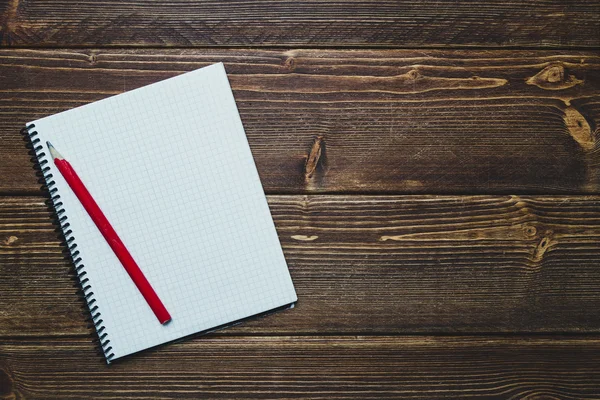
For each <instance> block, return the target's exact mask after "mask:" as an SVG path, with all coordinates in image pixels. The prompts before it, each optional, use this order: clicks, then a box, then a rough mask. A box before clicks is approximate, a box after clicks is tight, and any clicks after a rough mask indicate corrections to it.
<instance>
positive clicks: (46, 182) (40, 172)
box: [21, 124, 114, 363]
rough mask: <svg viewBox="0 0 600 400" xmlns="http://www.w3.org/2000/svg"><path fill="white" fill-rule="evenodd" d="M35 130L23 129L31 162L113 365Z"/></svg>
mask: <svg viewBox="0 0 600 400" xmlns="http://www.w3.org/2000/svg"><path fill="white" fill-rule="evenodd" d="M34 129H35V124H31V125H28V126H26V127H25V128H23V129H22V130H21V133H22V134H23V135H24V138H25V140H26V141H27V142H28V146H27V147H28V148H29V149H30V154H31V155H32V158H31V161H32V162H33V164H34V168H35V169H36V174H37V176H38V177H39V178H40V180H39V182H40V183H41V184H42V185H43V186H42V190H44V191H45V192H46V193H47V194H48V196H49V201H47V202H46V204H47V205H48V206H53V208H54V212H55V216H54V223H55V224H56V225H58V227H59V228H58V229H57V233H59V235H60V236H61V242H62V243H61V244H63V245H65V246H66V247H67V249H68V253H69V256H70V258H71V261H72V265H73V269H72V274H73V275H74V279H75V280H76V281H77V282H78V285H77V287H78V295H79V296H80V297H81V298H82V299H83V300H84V301H85V304H86V305H87V307H86V309H87V310H86V313H85V314H88V315H89V317H88V319H87V321H89V322H90V324H89V325H88V326H89V328H91V327H92V326H93V327H94V328H95V330H96V335H97V338H96V339H95V340H94V341H95V342H97V343H98V346H99V349H100V352H101V353H103V354H104V357H106V361H107V362H108V363H110V360H111V359H112V358H113V357H114V353H113V352H112V346H110V339H108V333H107V332H106V329H105V327H104V325H103V324H102V323H103V320H102V317H101V316H102V313H100V311H99V309H98V305H97V304H96V299H95V298H94V292H93V291H92V286H91V285H90V284H89V278H87V277H86V274H87V273H86V271H85V265H84V264H83V262H82V259H81V257H80V256H79V250H77V243H76V242H75V237H74V236H73V231H72V230H71V229H70V224H69V222H68V221H67V216H66V215H63V214H64V213H65V211H66V210H65V209H64V207H63V203H62V202H61V201H60V194H58V193H57V192H58V189H57V188H55V187H54V185H55V182H54V180H53V179H52V178H53V176H52V173H50V167H49V166H48V163H49V161H48V159H47V156H46V153H45V152H44V146H43V145H42V144H40V139H39V138H38V137H36V136H37V135H38V132H37V131H36V130H34Z"/></svg>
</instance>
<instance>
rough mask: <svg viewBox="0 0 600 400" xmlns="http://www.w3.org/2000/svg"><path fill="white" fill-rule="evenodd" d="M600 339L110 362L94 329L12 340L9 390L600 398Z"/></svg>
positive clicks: (192, 348) (412, 340)
mask: <svg viewBox="0 0 600 400" xmlns="http://www.w3.org/2000/svg"><path fill="white" fill-rule="evenodd" d="M599 367H600V340H598V338H597V337H592V338H562V339H561V340H556V339H553V338H521V337H513V338H499V337H484V338H481V337H414V336H409V337H385V336H384V337H369V336H357V337H319V336H315V337H298V336H290V337H252V338H227V337H204V338H198V339H192V340H189V341H187V342H185V343H177V344H170V345H167V346H165V347H163V348H161V349H158V350H155V351H148V352H144V353H142V354H138V355H135V356H133V357H130V358H129V359H126V360H123V361H121V362H117V363H115V364H113V365H111V366H110V367H107V366H106V365H104V364H103V362H102V360H101V359H100V358H99V357H98V356H97V355H95V353H94V351H93V349H92V346H91V345H90V343H89V342H87V341H85V340H84V339H79V338H76V339H72V338H69V339H32V340H19V341H14V340H5V341H2V343H0V382H2V383H3V385H2V386H1V387H2V391H1V392H0V396H2V395H4V396H5V397H4V398H27V399H61V400H62V399H84V398H85V399H87V398H136V399H137V398H144V399H146V398H196V399H197V398H202V399H205V398H257V397H260V398H269V399H296V398H298V399H300V398H302V399H305V398H319V399H349V398H358V399H388V398H394V399H396V398H407V399H448V398H457V397H460V398H473V399H592V398H597V394H598V392H599V391H600V372H599V371H600V368H599Z"/></svg>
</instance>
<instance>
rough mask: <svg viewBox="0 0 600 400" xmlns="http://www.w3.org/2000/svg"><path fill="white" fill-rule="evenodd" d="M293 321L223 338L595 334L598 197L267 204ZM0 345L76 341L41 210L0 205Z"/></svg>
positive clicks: (278, 320) (276, 199)
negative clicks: (39, 339)
mask: <svg viewBox="0 0 600 400" xmlns="http://www.w3.org/2000/svg"><path fill="white" fill-rule="evenodd" d="M269 202H270V207H271V211H272V213H273V216H274V220H275V223H276V226H277V230H278V232H279V237H280V240H281V242H282V246H283V249H284V252H285V255H286V258H287V261H288V264H289V267H290V271H291V274H292V278H293V280H294V283H295V285H296V288H297V292H298V297H299V301H298V305H297V307H296V308H295V309H293V310H289V311H284V312H280V313H278V314H276V315H272V316H268V317H265V318H263V319H261V320H259V321H253V322H249V323H246V324H244V325H242V326H240V327H236V328H232V329H228V330H226V331H224V332H225V334H231V335H237V334H260V335H264V334H309V333H318V334H324V333H328V334H338V333H344V334H398V333H414V332H434V333H452V332H480V333H482V332H487V333H494V332H570V333H574V332H596V333H597V332H599V331H600V316H599V315H598V312H597V310H598V309H600V268H599V261H600V257H599V254H600V240H599V239H600V197H598V196H585V197H573V196H559V197H544V196H534V197H526V196H521V197H519V196H320V195H319V196H269ZM0 235H1V236H0V293H2V296H0V310H2V311H0V335H5V336H6V335H8V336H15V335H17V336H28V335H79V334H85V333H87V332H88V331H87V328H86V327H85V324H84V322H83V320H84V317H83V316H82V314H81V308H80V305H81V303H80V301H79V299H78V298H77V297H76V296H75V294H74V292H75V288H74V287H73V282H72V281H71V280H70V278H69V277H68V275H67V271H68V269H69V267H68V261H66V260H65V259H64V256H63V254H62V253H61V248H60V247H59V243H58V240H57V239H56V236H55V233H54V232H53V227H52V225H51V224H50V220H49V211H48V210H47V209H46V206H45V205H44V204H43V203H42V199H41V198H38V197H14V198H10V197H3V198H1V200H0Z"/></svg>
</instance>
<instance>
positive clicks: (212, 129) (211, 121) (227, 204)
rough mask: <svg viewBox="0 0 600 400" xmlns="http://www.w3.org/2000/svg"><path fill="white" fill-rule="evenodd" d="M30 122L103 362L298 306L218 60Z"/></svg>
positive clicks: (31, 134)
mask: <svg viewBox="0 0 600 400" xmlns="http://www.w3.org/2000/svg"><path fill="white" fill-rule="evenodd" d="M26 129H27V130H28V133H29V136H30V138H31V142H32V144H33V146H34V150H35V152H36V156H37V160H38V162H39V166H40V168H41V169H42V171H43V173H44V177H45V180H46V185H47V186H48V188H49V192H50V195H51V197H52V200H53V204H54V207H55V209H56V212H57V215H58V217H59V222H60V224H61V226H62V229H63V233H64V235H65V237H66V239H67V243H68V246H69V249H70V251H71V255H72V257H73V263H74V266H75V268H76V270H77V272H78V274H79V277H80V283H81V286H82V290H83V292H84V296H85V299H86V300H87V304H88V307H89V310H90V312H91V314H92V320H93V322H94V324H95V326H96V330H97V333H98V336H99V338H100V343H101V346H102V349H103V352H104V355H105V357H106V360H107V362H108V363H110V362H111V361H114V360H116V359H118V358H121V357H123V356H126V355H128V354H132V353H135V352H138V351H141V350H144V349H147V348H150V347H154V346H157V345H159V344H162V343H165V342H170V341H173V340H176V339H180V338H182V337H185V336H188V335H191V334H195V333H198V332H206V331H209V330H213V329H215V328H218V327H223V326H226V325H228V324H231V323H234V322H236V321H239V320H241V319H244V318H247V317H250V316H254V315H257V314H261V313H264V312H268V311H270V310H274V309H278V308H280V307H284V306H286V305H291V304H292V303H294V302H295V301H296V299H297V298H296V293H295V290H294V286H293V284H292V280H291V278H290V274H289V271H288V268H287V265H286V262H285V259H284V255H283V252H282V250H281V246H280V243H279V239H278V236H277V233H276V231H275V226H274V224H273V219H272V218H271V215H270V212H269V207H268V204H267V201H266V198H265V195H264V192H263V189H262V186H261V183H260V179H259V176H258V173H257V170H256V166H255V164H254V160H253V157H252V153H251V151H250V147H249V145H248V141H247V139H246V135H245V133H244V128H243V126H242V123H241V120H240V117H239V114H238V111H237V107H236V104H235V101H234V98H233V94H232V91H231V88H230V86H229V82H228V80H227V75H226V73H225V69H224V67H223V64H215V65H211V66H208V67H205V68H202V69H199V70H196V71H192V72H189V73H185V74H182V75H179V76H177V77H174V78H170V79H167V80H164V81H161V82H158V83H154V84H152V85H149V86H145V87H142V88H140V89H136V90H133V91H131V92H127V93H123V94H120V95H117V96H113V97H110V98H107V99H104V100H101V101H98V102H95V103H92V104H88V105H85V106H82V107H79V108H75V109H72V110H69V111H65V112H62V113H59V114H56V115H53V116H50V117H46V118H42V119H39V120H37V121H33V122H31V123H29V124H28V126H27V128H26ZM46 141H50V142H52V144H54V145H55V146H57V148H59V149H60V151H61V153H62V154H63V155H64V156H65V157H67V158H68V159H69V161H70V162H71V164H72V165H73V166H74V167H75V169H76V170H77V172H78V174H79V176H80V177H81V179H82V180H83V181H84V182H85V184H86V186H87V187H88V189H89V191H90V193H91V194H92V196H93V197H94V198H95V200H96V201H97V203H98V204H99V205H100V207H101V208H102V210H103V211H104V214H105V215H106V217H107V218H108V220H109V221H110V222H111V224H112V225H113V227H114V228H115V230H116V231H117V232H118V234H119V236H120V237H121V239H122V240H123V242H124V243H125V246H126V247H127V248H128V249H129V251H130V252H131V254H132V255H133V257H134V258H135V260H136V261H137V263H138V265H139V266H140V268H141V269H142V271H143V273H144V274H145V276H146V277H147V278H148V280H149V281H150V283H151V284H152V286H153V287H154V289H155V291H156V292H157V294H158V296H159V297H160V299H161V300H162V301H163V303H164V304H165V306H166V307H167V309H168V310H169V312H170V313H171V317H172V321H171V322H169V323H168V324H166V325H161V324H160V323H159V322H158V321H157V319H156V317H155V315H154V314H153V313H152V311H151V309H150V307H149V306H148V304H147V303H146V301H145V300H144V298H143V297H142V295H141V294H140V293H139V291H138V290H137V288H136V287H135V285H134V283H133V282H132V280H131V279H130V278H129V276H128V275H127V273H126V271H125V269H124V268H123V266H122V265H121V264H120V262H119V260H118V259H117V257H116V256H115V254H114V253H113V251H112V250H111V248H110V247H109V246H108V244H107V243H106V241H105V240H104V238H103V237H102V235H101V234H100V232H99V231H98V229H97V228H96V226H95V225H94V223H93V222H92V220H91V219H90V217H89V216H88V215H87V213H86V212H85V210H84V209H83V207H82V206H81V204H80V203H79V201H78V200H77V198H76V197H75V195H74V194H73V193H72V191H71V189H70V188H69V187H68V186H67V185H66V183H65V181H64V180H63V178H62V176H61V174H60V173H59V172H58V171H57V170H56V169H55V166H54V164H53V163H52V162H50V160H49V154H48V149H47V148H46ZM33 273H35V272H33Z"/></svg>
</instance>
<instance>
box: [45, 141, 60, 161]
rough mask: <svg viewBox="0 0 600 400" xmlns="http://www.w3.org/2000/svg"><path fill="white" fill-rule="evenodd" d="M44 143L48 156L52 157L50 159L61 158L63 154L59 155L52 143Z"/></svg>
mask: <svg viewBox="0 0 600 400" xmlns="http://www.w3.org/2000/svg"><path fill="white" fill-rule="evenodd" d="M46 145H47V146H48V150H50V156H51V157H52V159H53V160H54V159H59V160H62V159H63V156H61V155H60V153H59V152H58V151H57V150H56V149H55V148H54V146H52V143H50V142H49V141H46Z"/></svg>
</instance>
